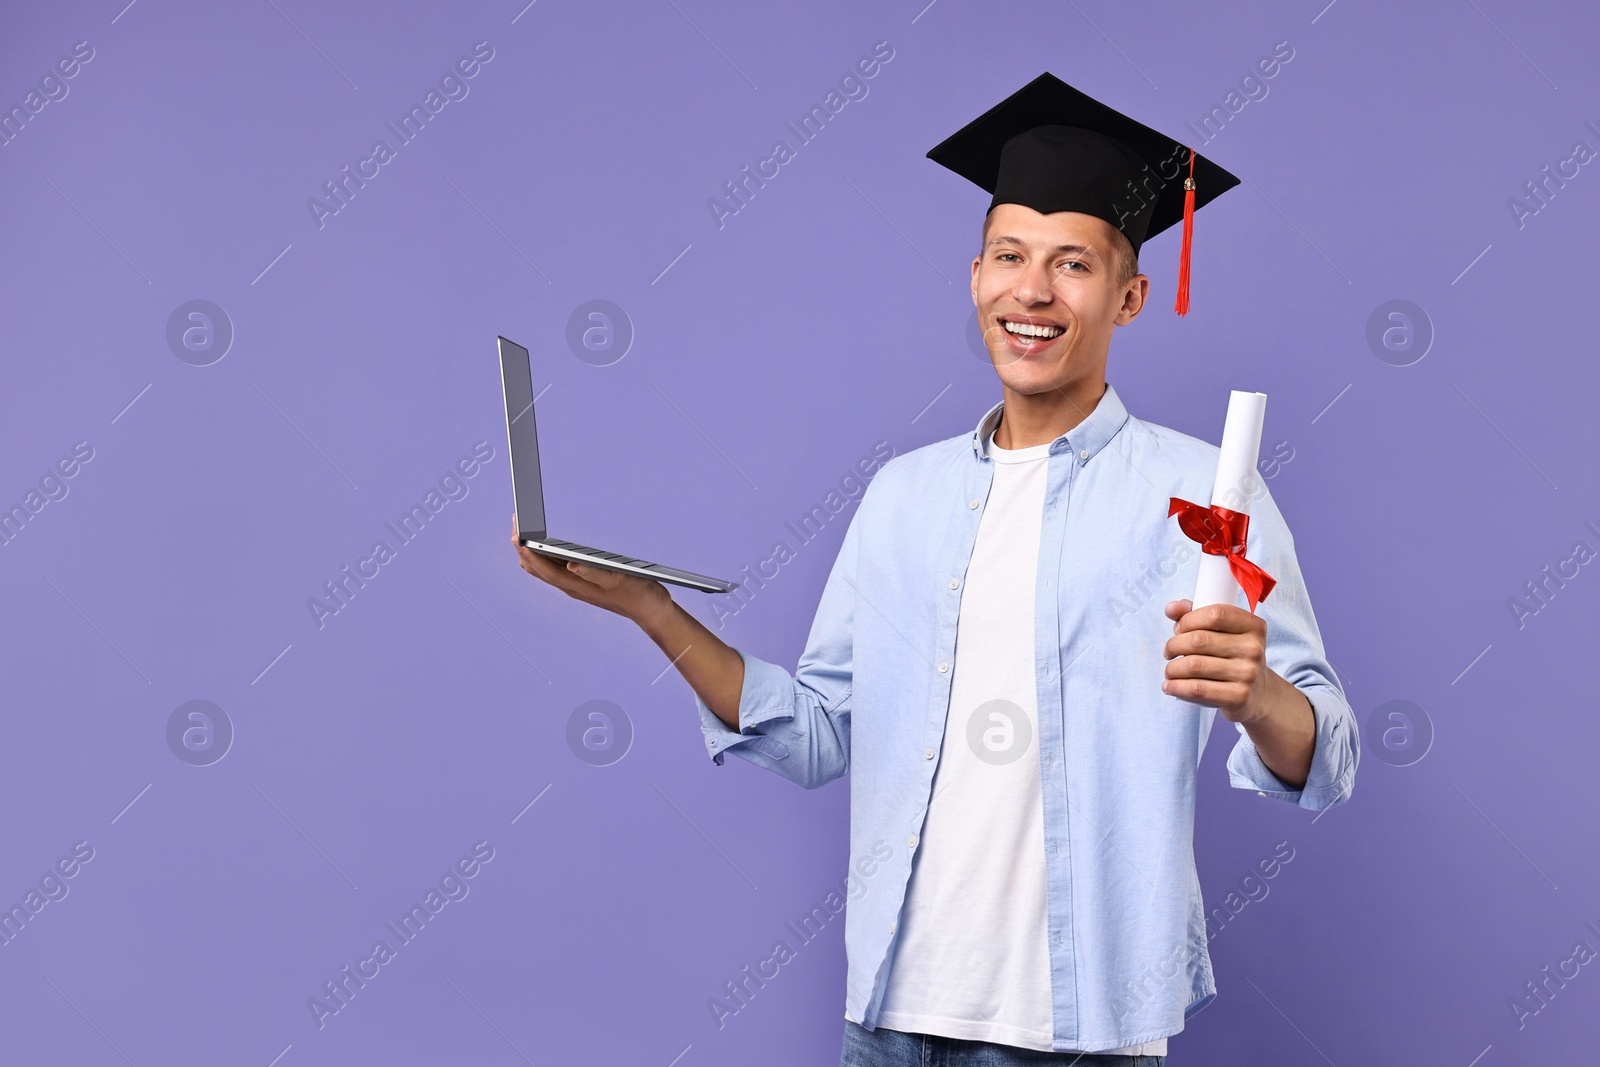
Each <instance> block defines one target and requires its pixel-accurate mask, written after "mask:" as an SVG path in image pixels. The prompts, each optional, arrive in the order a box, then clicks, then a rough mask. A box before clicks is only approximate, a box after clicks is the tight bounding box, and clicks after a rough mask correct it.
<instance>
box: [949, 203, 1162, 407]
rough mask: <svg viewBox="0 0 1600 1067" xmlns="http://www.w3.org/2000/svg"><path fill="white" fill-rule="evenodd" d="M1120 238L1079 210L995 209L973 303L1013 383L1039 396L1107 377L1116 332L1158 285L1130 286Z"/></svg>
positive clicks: (1002, 371)
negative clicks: (1123, 270) (1123, 274)
mask: <svg viewBox="0 0 1600 1067" xmlns="http://www.w3.org/2000/svg"><path fill="white" fill-rule="evenodd" d="M1118 236H1119V235H1118V234H1117V232H1116V230H1115V229H1114V228H1113V227H1112V226H1111V224H1110V223H1108V222H1106V221H1105V220H1104V219H1101V218H1097V217H1096V216H1094V215H1085V214H1082V213H1080V212H1076V211H1055V212H1051V213H1050V214H1048V215H1045V214H1041V213H1039V212H1037V211H1035V210H1033V209H1032V208H1030V207H1024V206H1022V205H1021V204H997V205H995V208H994V210H993V211H991V212H990V213H989V218H988V221H987V225H986V227H985V229H984V247H983V249H982V251H981V252H980V253H979V255H978V256H977V257H976V258H975V259H973V261H972V301H973V303H974V304H975V305H976V306H977V309H978V324H979V326H980V327H981V328H982V330H983V337H984V343H985V345H986V346H987V347H988V349H989V357H990V359H991V360H992V361H993V362H994V366H995V371H996V373H998V374H999V375H1000V380H1001V383H1002V384H1003V385H1005V387H1006V388H1007V389H1009V390H1010V391H1012V392H1015V393H1020V394H1024V395H1031V394H1035V393H1043V392H1046V391H1049V390H1066V389H1067V388H1068V387H1069V386H1073V385H1079V386H1086V385H1089V384H1092V383H1098V382H1099V381H1100V380H1101V379H1103V378H1104V376H1105V366H1106V353H1107V352H1108V351H1109V349H1110V346H1111V331H1112V330H1113V329H1114V328H1115V327H1117V326H1124V325H1126V324H1128V323H1130V322H1132V321H1133V319H1134V317H1135V316H1137V315H1138V314H1139V310H1140V309H1141V308H1142V307H1143V306H1144V300H1145V296H1146V294H1147V293H1148V292H1149V286H1150V279H1149V278H1147V277H1145V276H1144V275H1143V274H1135V275H1134V276H1133V277H1132V278H1130V279H1129V280H1128V281H1126V282H1120V280H1119V278H1120V273H1121V262H1120V261H1121V256H1120V255H1119V252H1118V250H1117V248H1116V246H1115V245H1114V244H1113V241H1114V239H1115V238H1116V237H1118ZM1122 251H1124V252H1127V251H1131V248H1130V247H1129V246H1126V245H1124V247H1123V249H1122ZM1095 395H1096V396H1098V395H1099V394H1098V392H1097V391H1096V392H1095Z"/></svg>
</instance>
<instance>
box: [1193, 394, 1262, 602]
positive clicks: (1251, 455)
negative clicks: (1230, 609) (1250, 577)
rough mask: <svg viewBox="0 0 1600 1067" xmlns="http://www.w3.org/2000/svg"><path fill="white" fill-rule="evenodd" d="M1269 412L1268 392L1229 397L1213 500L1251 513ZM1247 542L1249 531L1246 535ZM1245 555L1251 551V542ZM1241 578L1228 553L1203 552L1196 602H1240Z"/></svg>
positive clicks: (1234, 509)
mask: <svg viewBox="0 0 1600 1067" xmlns="http://www.w3.org/2000/svg"><path fill="white" fill-rule="evenodd" d="M1266 414H1267V394H1266V393H1242V392H1240V391H1239V390H1237V389H1235V390H1233V391H1232V394H1231V395H1230V396H1229V397H1228V420H1227V422H1225V423H1224V424H1223V426H1222V455H1220V456H1218V457H1217V480H1216V482H1215V484H1214V485H1213V486H1212V489H1211V503H1212V504H1214V505H1220V506H1222V507H1225V508H1227V509H1228V510H1229V511H1239V512H1243V513H1244V514H1246V515H1248V514H1250V501H1251V498H1252V497H1254V496H1256V495H1257V491H1258V487H1259V486H1260V485H1261V476H1260V475H1259V474H1257V473H1256V459H1257V458H1258V457H1259V456H1260V454H1261V426H1262V423H1263V421H1264V420H1265V418H1266ZM1246 541H1247V542H1248V534H1247V535H1246ZM1245 551H1246V555H1247V556H1248V554H1249V548H1248V544H1247V547H1246V550H1245ZM1241 592H1243V590H1241V589H1240V588H1239V582H1238V580H1237V579H1236V578H1234V576H1233V569H1232V568H1231V567H1229V566H1228V557H1227V556H1213V555H1211V554H1210V553H1209V552H1206V553H1201V555H1200V577H1199V580H1198V581H1196V582H1195V590H1194V606H1195V607H1196V608H1203V607H1205V606H1207V605H1208V604H1233V605H1234V606H1236V607H1237V606H1239V594H1240V593H1241Z"/></svg>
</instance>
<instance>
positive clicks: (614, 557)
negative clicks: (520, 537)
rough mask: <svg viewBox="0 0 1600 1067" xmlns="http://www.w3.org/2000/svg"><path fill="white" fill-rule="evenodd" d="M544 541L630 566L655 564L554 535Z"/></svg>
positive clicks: (651, 565)
mask: <svg viewBox="0 0 1600 1067" xmlns="http://www.w3.org/2000/svg"><path fill="white" fill-rule="evenodd" d="M544 543H545V544H547V545H555V546H556V547H557V548H565V549H568V550H570V551H573V552H582V553H583V554H584V555H587V556H594V557H595V558H596V559H604V560H609V561H611V562H612V563H625V564H627V565H628V566H630V567H654V566H655V564H654V563H651V562H650V561H649V560H643V559H634V558H633V557H632V556H624V555H622V554H621V553H618V552H602V551H600V549H598V548H590V547H589V546H588V545H580V544H574V543H573V542H571V541H561V540H558V539H556V538H554V537H546V538H545V539H544Z"/></svg>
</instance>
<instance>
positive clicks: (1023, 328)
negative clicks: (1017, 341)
mask: <svg viewBox="0 0 1600 1067" xmlns="http://www.w3.org/2000/svg"><path fill="white" fill-rule="evenodd" d="M1001 325H1003V326H1004V327H1005V329H1006V332H1007V333H1012V334H1017V335H1018V336H1021V337H1039V338H1044V339H1046V340H1048V339H1050V338H1052V337H1060V336H1061V335H1062V334H1063V333H1065V332H1066V331H1065V330H1063V329H1062V328H1061V327H1060V326H1034V325H1031V324H1029V323H1026V322H1010V321H1007V322H1004V323H1002V324H1001Z"/></svg>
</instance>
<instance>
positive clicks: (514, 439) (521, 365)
mask: <svg viewBox="0 0 1600 1067" xmlns="http://www.w3.org/2000/svg"><path fill="white" fill-rule="evenodd" d="M499 341H500V384H501V386H502V387H503V388H504V390H505V394H506V440H507V444H508V446H509V448H510V453H511V493H512V496H513V497H514V498H515V500H516V506H517V543H518V544H521V545H523V546H524V547H526V548H530V549H532V550H533V551H535V552H537V553H539V554H540V555H541V556H549V557H551V558H553V559H561V560H567V559H575V560H578V561H579V562H581V563H588V564H590V565H592V566H595V567H604V568H605V569H606V570H608V571H620V572H621V573H623V574H632V575H635V576H637V577H640V578H652V579H654V580H656V581H658V582H669V583H671V584H672V585H681V586H685V587H686V588H689V589H698V590H700V591H701V592H703V593H728V592H732V591H733V590H734V589H736V588H738V583H737V582H726V581H723V580H722V579H721V578H708V577H706V576H705V575H703V574H695V573H693V572H692V571H683V570H678V569H677V568H675V567H665V566H662V565H661V564H659V563H651V562H650V561H649V560H643V559H636V558H634V557H633V556H630V555H627V554H625V553H621V552H603V551H601V550H600V549H598V548H590V547H589V546H588V545H578V544H573V543H572V542H571V541H562V540H559V539H558V538H554V537H551V536H549V534H548V533H547V532H546V530H545V516H544V483H543V482H542V481H541V480H540V477H539V434H538V431H537V430H536V429H535V427H534V417H533V371H532V369H531V368H530V367H529V364H528V350H527V349H526V348H523V347H522V346H521V345H519V344H516V343H514V342H512V341H508V340H506V339H505V338H504V337H502V338H500V339H499Z"/></svg>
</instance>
